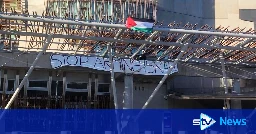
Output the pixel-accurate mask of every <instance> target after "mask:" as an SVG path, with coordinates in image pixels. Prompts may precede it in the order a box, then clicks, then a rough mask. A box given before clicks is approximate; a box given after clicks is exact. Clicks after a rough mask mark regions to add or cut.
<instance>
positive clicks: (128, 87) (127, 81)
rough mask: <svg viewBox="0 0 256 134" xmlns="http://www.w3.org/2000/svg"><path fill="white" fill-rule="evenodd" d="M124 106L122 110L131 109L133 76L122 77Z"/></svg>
mask: <svg viewBox="0 0 256 134" xmlns="http://www.w3.org/2000/svg"><path fill="white" fill-rule="evenodd" d="M124 86H125V87H124V106H123V109H132V108H133V75H132V74H125V76H124Z"/></svg>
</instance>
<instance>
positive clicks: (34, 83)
mask: <svg viewBox="0 0 256 134" xmlns="http://www.w3.org/2000/svg"><path fill="white" fill-rule="evenodd" d="M29 87H47V81H29Z"/></svg>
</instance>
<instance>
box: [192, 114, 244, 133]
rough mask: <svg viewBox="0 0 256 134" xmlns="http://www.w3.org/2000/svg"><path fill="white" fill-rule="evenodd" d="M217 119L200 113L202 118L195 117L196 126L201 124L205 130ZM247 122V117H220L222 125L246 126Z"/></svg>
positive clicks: (201, 127)
mask: <svg viewBox="0 0 256 134" xmlns="http://www.w3.org/2000/svg"><path fill="white" fill-rule="evenodd" d="M215 123H216V121H215V120H214V119H213V118H212V117H210V116H209V115H206V114H203V113H201V114H200V119H193V125H194V126H200V129H201V130H205V129H207V128H209V127H211V126H212V125H213V124H215ZM246 124H247V122H246V119H234V118H232V119H229V118H227V117H224V118H223V117H220V126H222V125H225V126H245V125H246Z"/></svg>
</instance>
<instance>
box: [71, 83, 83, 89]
mask: <svg viewBox="0 0 256 134" xmlns="http://www.w3.org/2000/svg"><path fill="white" fill-rule="evenodd" d="M67 88H72V89H87V83H75V82H72V83H68V84H67Z"/></svg>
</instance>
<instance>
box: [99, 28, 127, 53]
mask: <svg viewBox="0 0 256 134" xmlns="http://www.w3.org/2000/svg"><path fill="white" fill-rule="evenodd" d="M124 31H125V30H124V29H119V30H118V32H117V34H116V36H115V37H114V39H119V37H120V36H121V35H122V34H123V32H124ZM107 45H108V46H109V45H110V46H113V45H114V42H111V43H108V44H107ZM107 52H108V49H106V50H105V52H103V54H102V55H101V56H102V57H104V56H105V55H106V54H107Z"/></svg>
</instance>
